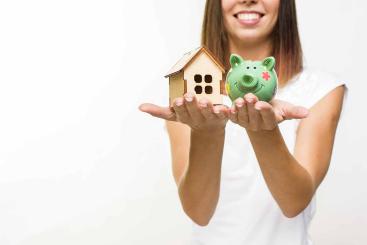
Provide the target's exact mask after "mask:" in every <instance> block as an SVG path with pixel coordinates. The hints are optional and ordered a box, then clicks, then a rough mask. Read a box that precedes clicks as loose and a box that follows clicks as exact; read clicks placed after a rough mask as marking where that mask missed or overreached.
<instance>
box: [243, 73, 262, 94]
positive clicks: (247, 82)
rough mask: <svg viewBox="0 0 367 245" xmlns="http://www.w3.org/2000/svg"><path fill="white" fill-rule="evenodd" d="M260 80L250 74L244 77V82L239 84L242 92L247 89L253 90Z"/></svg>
mask: <svg viewBox="0 0 367 245" xmlns="http://www.w3.org/2000/svg"><path fill="white" fill-rule="evenodd" d="M257 83H258V79H257V78H256V77H254V76H252V75H250V74H245V75H243V76H242V81H241V82H240V84H239V87H240V89H241V90H242V91H245V90H247V89H252V88H254V87H256V86H257Z"/></svg>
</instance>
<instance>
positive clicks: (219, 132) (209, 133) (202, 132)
mask: <svg viewBox="0 0 367 245" xmlns="http://www.w3.org/2000/svg"><path fill="white" fill-rule="evenodd" d="M224 134H225V127H219V128H211V129H193V128H191V135H192V136H203V137H217V136H223V135H224Z"/></svg>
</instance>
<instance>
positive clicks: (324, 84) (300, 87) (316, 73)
mask: <svg viewBox="0 0 367 245" xmlns="http://www.w3.org/2000/svg"><path fill="white" fill-rule="evenodd" d="M340 85H346V81H345V80H344V79H342V78H341V77H340V75H337V74H335V73H333V72H330V71H326V70H323V69H318V68H310V67H304V68H303V70H302V71H301V72H300V73H299V74H297V75H296V76H294V77H293V78H292V79H291V80H290V81H289V82H288V83H287V85H286V86H285V87H284V88H282V89H280V91H279V92H280V94H281V95H282V94H286V95H287V96H286V95H284V96H286V97H288V98H289V99H291V100H293V102H294V103H297V104H299V105H302V106H305V107H307V108H310V107H312V106H313V105H314V104H315V103H317V101H319V100H320V99H322V98H323V97H324V96H325V95H326V94H328V93H329V92H330V91H332V90H333V89H334V88H336V87H338V86H340Z"/></svg>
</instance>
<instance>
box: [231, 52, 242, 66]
mask: <svg viewBox="0 0 367 245" xmlns="http://www.w3.org/2000/svg"><path fill="white" fill-rule="evenodd" d="M229 62H230V63H231V67H236V66H238V65H239V64H241V63H242V62H243V59H242V58H241V56H239V55H237V54H231V57H230V58H229Z"/></svg>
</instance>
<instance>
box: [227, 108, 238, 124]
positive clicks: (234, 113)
mask: <svg viewBox="0 0 367 245" xmlns="http://www.w3.org/2000/svg"><path fill="white" fill-rule="evenodd" d="M228 117H229V120H231V121H232V122H234V123H238V111H237V109H236V104H235V103H233V104H232V107H231V109H230V111H229V115H228Z"/></svg>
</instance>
